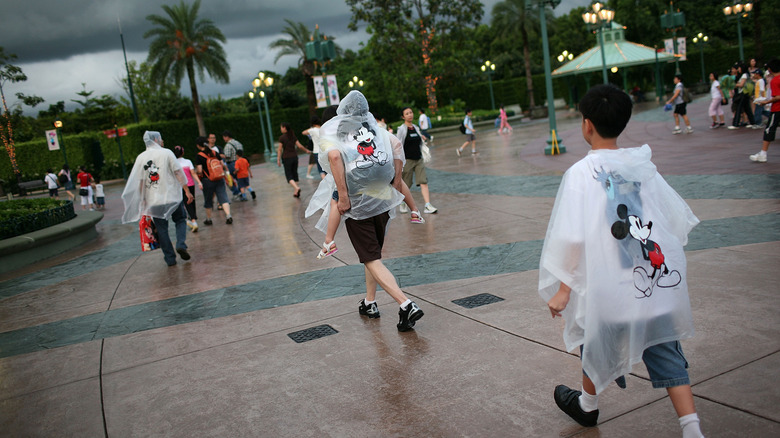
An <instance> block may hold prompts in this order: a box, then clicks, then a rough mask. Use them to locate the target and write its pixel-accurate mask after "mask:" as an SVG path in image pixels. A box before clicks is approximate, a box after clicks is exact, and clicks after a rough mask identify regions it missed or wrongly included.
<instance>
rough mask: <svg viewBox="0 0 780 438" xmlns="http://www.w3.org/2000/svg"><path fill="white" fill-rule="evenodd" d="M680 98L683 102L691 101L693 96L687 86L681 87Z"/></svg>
mask: <svg viewBox="0 0 780 438" xmlns="http://www.w3.org/2000/svg"><path fill="white" fill-rule="evenodd" d="M682 100H683V102H685V103H691V101H692V100H693V98H692V97H691V92H690V91H688V89H687V88H683V92H682Z"/></svg>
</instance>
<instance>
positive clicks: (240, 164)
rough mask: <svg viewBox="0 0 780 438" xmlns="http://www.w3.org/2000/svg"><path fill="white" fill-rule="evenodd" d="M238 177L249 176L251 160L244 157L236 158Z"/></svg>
mask: <svg viewBox="0 0 780 438" xmlns="http://www.w3.org/2000/svg"><path fill="white" fill-rule="evenodd" d="M236 177H237V178H249V161H247V159H246V158H244V157H241V158H239V159H238V160H236Z"/></svg>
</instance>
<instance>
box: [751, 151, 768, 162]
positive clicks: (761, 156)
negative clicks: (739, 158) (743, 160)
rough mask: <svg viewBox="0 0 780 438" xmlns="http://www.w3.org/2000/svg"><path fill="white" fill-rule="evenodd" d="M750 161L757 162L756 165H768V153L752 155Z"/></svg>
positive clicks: (762, 152) (761, 152)
mask: <svg viewBox="0 0 780 438" xmlns="http://www.w3.org/2000/svg"><path fill="white" fill-rule="evenodd" d="M750 161H755V162H756V163H766V152H765V151H760V152H759V153H757V154H753V155H751V156H750Z"/></svg>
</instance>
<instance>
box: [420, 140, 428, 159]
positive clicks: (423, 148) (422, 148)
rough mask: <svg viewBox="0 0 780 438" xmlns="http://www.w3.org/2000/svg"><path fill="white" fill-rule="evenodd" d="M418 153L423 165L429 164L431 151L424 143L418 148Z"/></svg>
mask: <svg viewBox="0 0 780 438" xmlns="http://www.w3.org/2000/svg"><path fill="white" fill-rule="evenodd" d="M420 152H422V159H423V163H425V164H428V163H430V162H431V150H430V149H429V148H428V145H426V144H425V143H423V144H422V146H420Z"/></svg>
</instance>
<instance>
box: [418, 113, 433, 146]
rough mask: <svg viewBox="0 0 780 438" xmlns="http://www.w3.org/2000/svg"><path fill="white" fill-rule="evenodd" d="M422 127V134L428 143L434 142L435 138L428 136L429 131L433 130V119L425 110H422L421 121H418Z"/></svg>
mask: <svg viewBox="0 0 780 438" xmlns="http://www.w3.org/2000/svg"><path fill="white" fill-rule="evenodd" d="M418 122H419V123H418V125H420V133H421V134H422V136H423V137H425V139H426V140H427V141H433V136H432V135H431V134H428V130H429V129H431V118H430V117H428V115H427V114H425V108H420V119H419V120H418Z"/></svg>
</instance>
